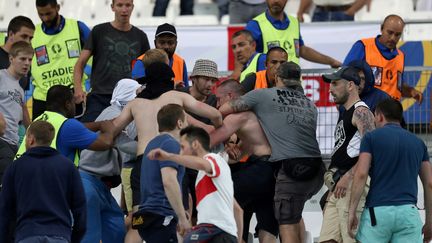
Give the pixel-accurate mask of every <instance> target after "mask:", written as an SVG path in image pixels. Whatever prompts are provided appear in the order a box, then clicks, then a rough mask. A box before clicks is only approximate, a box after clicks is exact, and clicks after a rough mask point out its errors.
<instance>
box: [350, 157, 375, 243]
mask: <svg viewBox="0 0 432 243" xmlns="http://www.w3.org/2000/svg"><path fill="white" fill-rule="evenodd" d="M371 161H372V155H371V154H370V153H360V156H359V160H358V161H357V169H356V171H355V173H354V179H353V183H352V186H351V198H350V203H349V210H348V215H349V216H348V233H349V234H350V236H351V237H352V238H354V230H355V229H356V228H357V225H358V219H357V215H356V211H357V207H358V204H359V202H360V198H361V195H362V194H363V191H364V188H365V186H366V181H367V177H368V173H369V168H370V165H371Z"/></svg>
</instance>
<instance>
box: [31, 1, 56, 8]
mask: <svg viewBox="0 0 432 243" xmlns="http://www.w3.org/2000/svg"><path fill="white" fill-rule="evenodd" d="M47 5H51V6H57V5H58V3H57V0H36V7H45V6H47Z"/></svg>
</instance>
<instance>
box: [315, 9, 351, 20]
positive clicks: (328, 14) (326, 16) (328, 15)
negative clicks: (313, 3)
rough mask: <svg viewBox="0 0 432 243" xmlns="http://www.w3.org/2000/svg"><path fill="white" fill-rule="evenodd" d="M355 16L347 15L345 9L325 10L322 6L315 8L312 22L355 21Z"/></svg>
mask: <svg viewBox="0 0 432 243" xmlns="http://www.w3.org/2000/svg"><path fill="white" fill-rule="evenodd" d="M353 20H354V16H350V15H346V14H345V13H344V11H325V10H322V9H320V8H315V11H314V14H313V16H312V22H327V21H353Z"/></svg>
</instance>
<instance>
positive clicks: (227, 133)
mask: <svg viewBox="0 0 432 243" xmlns="http://www.w3.org/2000/svg"><path fill="white" fill-rule="evenodd" d="M241 118H242V116H240V115H238V114H231V115H228V116H227V117H225V119H224V120H223V123H222V126H221V127H219V128H218V129H216V130H214V131H213V132H211V133H210V147H213V146H215V145H216V144H219V143H222V142H224V141H226V140H228V139H229V138H230V137H231V135H233V134H234V133H235V132H237V131H238V130H239V129H240V126H241V125H242V123H243V122H244V121H243V119H241Z"/></svg>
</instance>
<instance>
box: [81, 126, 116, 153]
mask: <svg viewBox="0 0 432 243" xmlns="http://www.w3.org/2000/svg"><path fill="white" fill-rule="evenodd" d="M97 123H99V124H98V126H99V131H100V133H99V136H98V138H97V139H96V140H95V141H94V142H93V143H92V144H90V146H89V147H88V149H89V150H93V151H103V150H107V149H110V148H112V147H113V146H114V138H115V136H117V133H114V132H115V131H114V125H113V123H112V121H100V122H97Z"/></svg>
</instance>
